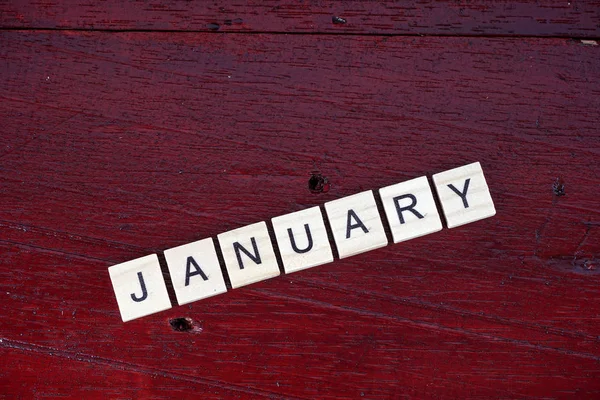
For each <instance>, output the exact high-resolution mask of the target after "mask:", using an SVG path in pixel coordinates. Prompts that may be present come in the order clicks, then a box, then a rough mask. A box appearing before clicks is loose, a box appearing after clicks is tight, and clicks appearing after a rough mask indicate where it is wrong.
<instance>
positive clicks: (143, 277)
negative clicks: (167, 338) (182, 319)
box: [108, 254, 171, 322]
mask: <svg viewBox="0 0 600 400" xmlns="http://www.w3.org/2000/svg"><path fill="white" fill-rule="evenodd" d="M108 273H109V275H110V280H111V282H112V285H113V289H114V291H115V296H116V297H117V303H118V304H119V310H120V311H121V319H122V320H123V322H127V321H131V320H132V319H136V318H140V317H144V316H146V315H150V314H154V313H157V312H159V311H164V310H168V309H169V308H171V301H170V300H169V294H168V293H167V287H166V285H165V281H164V279H163V275H162V271H161V269H160V264H159V263H158V257H157V256H156V254H151V255H149V256H145V257H142V258H137V259H135V260H131V261H127V262H124V263H122V264H117V265H113V266H112V267H110V268H108Z"/></svg>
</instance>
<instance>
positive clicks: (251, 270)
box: [108, 162, 496, 322]
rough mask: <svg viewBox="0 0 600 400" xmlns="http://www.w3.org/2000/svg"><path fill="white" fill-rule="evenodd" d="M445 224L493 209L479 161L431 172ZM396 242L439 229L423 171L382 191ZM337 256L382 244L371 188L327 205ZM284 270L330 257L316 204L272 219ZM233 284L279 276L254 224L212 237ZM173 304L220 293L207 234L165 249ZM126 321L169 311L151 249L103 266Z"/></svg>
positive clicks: (266, 240) (265, 237)
mask: <svg viewBox="0 0 600 400" xmlns="http://www.w3.org/2000/svg"><path fill="white" fill-rule="evenodd" d="M433 183H434V187H435V191H436V193H437V196H438V199H439V202H440V204H441V206H442V210H443V213H444V217H445V219H446V223H447V226H448V228H454V227H457V226H460V225H464V224H468V223H470V222H475V221H478V220H481V219H484V218H488V217H491V216H493V215H495V214H496V210H495V208H494V203H493V201H492V197H491V195H490V192H489V189H488V186H487V183H486V181H485V177H484V175H483V171H482V169H481V165H480V164H479V163H478V162H476V163H473V164H469V165H465V166H462V167H459V168H454V169H451V170H448V171H444V172H441V173H438V174H435V175H433ZM379 195H380V197H381V201H382V204H383V208H384V211H385V216H386V218H387V222H388V224H389V226H390V229H391V232H392V237H393V239H394V243H399V242H403V241H406V240H410V239H413V238H416V237H419V236H424V235H427V234H430V233H433V232H438V231H440V230H441V229H442V222H441V219H440V216H439V214H438V211H437V207H436V204H435V200H434V198H433V192H432V190H431V187H430V185H429V182H428V180H427V177H426V176H422V177H419V178H416V179H412V180H409V181H405V182H401V183H397V184H395V185H391V186H387V187H384V188H381V189H379ZM325 214H326V216H327V219H328V221H329V224H330V226H331V231H332V233H333V238H334V242H335V246H336V248H337V250H338V253H339V256H340V258H346V257H350V256H353V255H355V254H359V253H364V252H366V251H369V250H373V249H377V248H379V247H384V246H387V244H388V240H387V237H386V234H385V231H384V228H383V224H382V220H381V216H380V214H379V211H378V210H377V205H376V203H375V198H374V196H373V191H371V190H369V191H365V192H362V193H357V194H354V195H352V196H348V197H343V198H341V199H338V200H333V201H330V202H328V203H325ZM271 222H272V224H273V231H274V232H275V238H276V242H277V246H278V248H279V251H280V253H281V259H282V261H283V267H284V270H285V272H286V273H291V272H296V271H300V270H303V269H306V268H311V267H315V266H317V265H323V264H326V263H329V262H332V261H333V254H332V251H331V244H330V243H329V239H328V238H327V230H326V228H325V222H324V219H323V215H322V213H321V210H320V208H319V207H312V208H309V209H306V210H302V211H298V212H294V213H291V214H286V215H281V216H279V217H275V218H273V219H272V220H271ZM217 240H218V243H219V247H220V248H221V251H222V253H223V258H224V261H225V269H226V270H227V275H229V279H230V281H231V287H232V288H233V289H236V288H239V287H242V286H245V285H249V284H252V283H255V282H260V281H262V280H265V279H269V278H272V277H275V276H277V275H279V264H278V262H277V259H276V257H275V252H274V249H273V246H272V243H271V238H270V236H269V231H268V229H267V224H266V223H265V222H264V221H263V222H259V223H256V224H252V225H248V226H245V227H242V228H238V229H235V230H232V231H228V232H225V233H221V234H219V235H217ZM164 255H165V259H166V261H167V266H168V268H169V273H170V275H171V280H172V282H173V288H174V290H175V295H176V296H177V302H178V303H179V304H180V305H182V304H187V303H191V302H193V301H197V300H201V299H204V298H207V297H210V296H214V295H217V294H221V293H225V292H226V291H227V288H226V286H225V280H224V277H223V274H222V272H221V266H220V263H219V260H218V258H217V253H216V249H215V245H214V241H213V239H212V238H207V239H203V240H199V241H197V242H193V243H189V244H186V245H183V246H179V247H175V248H172V249H168V250H166V251H165V252H164ZM108 272H109V274H110V279H111V281H112V285H113V289H114V291H115V296H116V298H117V303H118V305H119V310H120V311H121V318H122V319H123V321H124V322H126V321H130V320H133V319H136V318H140V317H143V316H146V315H149V314H153V313H156V312H159V311H164V310H167V309H169V308H171V302H170V300H169V294H168V292H167V288H166V285H165V281H164V279H163V276H162V271H161V269H160V265H159V262H158V257H157V255H156V254H152V255H148V256H145V257H142V258H138V259H135V260H131V261H128V262H125V263H122V264H118V265H114V266H112V267H110V268H108Z"/></svg>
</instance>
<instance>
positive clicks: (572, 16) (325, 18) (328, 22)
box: [0, 0, 600, 37]
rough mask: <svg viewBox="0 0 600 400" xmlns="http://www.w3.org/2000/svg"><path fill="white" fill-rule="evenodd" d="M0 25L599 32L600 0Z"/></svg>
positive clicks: (136, 8)
mask: <svg viewBox="0 0 600 400" xmlns="http://www.w3.org/2000/svg"><path fill="white" fill-rule="evenodd" d="M0 26H4V27H11V28H45V29H61V28H67V29H105V30H169V31H172V30H176V31H220V32H290V33H334V34H348V33H354V34H357V33H360V34H391V35H474V36H481V35H494V36H497V35H501V36H504V35H511V36H513V35H514V36H523V35H525V36H561V37H598V36H600V1H598V0H585V1H579V0H573V1H556V0H536V1H532V0H518V1H507V0H501V1H489V0H484V1H482V0H472V1H453V0H445V1H415V2H407V1H397V2H396V1H371V0H348V1H346V0H344V1H340V0H329V1H315V0H302V1H296V0H284V1H278V0H266V1H246V0H244V1H240V0H223V1H218V2H216V1H215V2H209V1H187V0H176V1H170V2H157V1H148V0H134V1H127V2H124V1H120V0H107V1H95V0H60V1H57V0H42V1H40V0H25V1H13V2H6V3H4V4H0Z"/></svg>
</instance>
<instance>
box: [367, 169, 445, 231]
mask: <svg viewBox="0 0 600 400" xmlns="http://www.w3.org/2000/svg"><path fill="white" fill-rule="evenodd" d="M379 194H380V196H381V201H382V202H383V208H384V209H385V214H386V217H387V220H388V223H389V224H390V228H391V230H392V236H393V237H394V243H398V242H403V241H405V240H409V239H413V238H416V237H419V236H424V235H427V234H429V233H433V232H438V231H440V230H442V221H441V220H440V215H439V214H438V211H437V207H436V206H435V200H434V199H433V194H432V193H431V187H430V186H429V182H428V181H427V177H426V176H422V177H420V178H416V179H412V180H410V181H406V182H402V183H397V184H395V185H392V186H387V187H384V188H381V189H379Z"/></svg>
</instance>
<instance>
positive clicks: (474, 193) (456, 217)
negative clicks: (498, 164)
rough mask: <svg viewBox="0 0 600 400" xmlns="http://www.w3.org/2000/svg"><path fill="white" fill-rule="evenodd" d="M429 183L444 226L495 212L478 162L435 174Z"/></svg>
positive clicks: (451, 225)
mask: <svg viewBox="0 0 600 400" xmlns="http://www.w3.org/2000/svg"><path fill="white" fill-rule="evenodd" d="M433 182H434V184H435V190H436V192H437V194H438V197H439V199H440V203H441V204H442V209H443V210H444V216H445V217H446V222H447V223H448V228H454V227H457V226H460V225H464V224H468V223H470V222H475V221H479V220H480V219H484V218H488V217H491V216H493V215H496V209H495V207H494V202H493V201H492V196H491V195H490V191H489V189H488V186H487V183H486V181H485V177H484V176H483V171H482V169H481V164H479V163H478V162H476V163H473V164H469V165H465V166H462V167H458V168H454V169H450V170H448V171H444V172H440V173H439V174H435V175H433Z"/></svg>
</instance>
